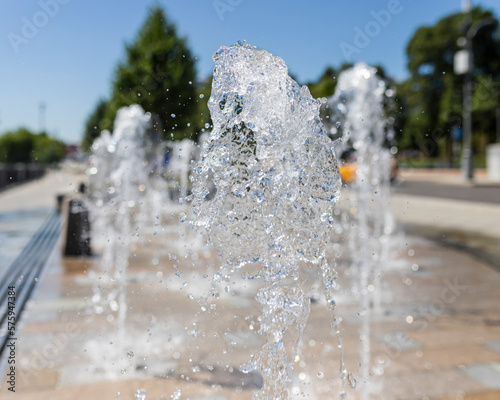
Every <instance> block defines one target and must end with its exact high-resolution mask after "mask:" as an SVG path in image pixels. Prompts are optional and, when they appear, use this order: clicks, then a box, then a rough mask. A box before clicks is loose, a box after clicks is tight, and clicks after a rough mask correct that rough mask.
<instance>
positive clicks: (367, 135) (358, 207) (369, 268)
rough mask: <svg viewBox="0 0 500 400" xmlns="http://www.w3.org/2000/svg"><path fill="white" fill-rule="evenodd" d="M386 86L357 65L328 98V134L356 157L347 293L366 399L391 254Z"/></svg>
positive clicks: (349, 215)
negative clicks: (353, 305)
mask: <svg viewBox="0 0 500 400" xmlns="http://www.w3.org/2000/svg"><path fill="white" fill-rule="evenodd" d="M385 92H386V85H385V82H384V81H383V80H382V79H380V78H379V77H377V75H376V69H375V68H372V67H368V66H367V65H366V64H363V63H359V64H356V65H355V66H354V67H352V68H350V69H348V70H346V71H344V72H342V73H341V74H340V76H339V78H338V84H337V88H336V91H335V94H334V95H333V96H332V97H331V98H330V99H328V106H329V108H330V110H331V111H332V112H333V115H331V116H330V120H332V121H335V126H333V127H332V128H333V131H334V132H335V131H336V130H337V129H338V130H342V131H343V138H342V146H341V150H345V149H346V148H352V149H354V151H355V154H356V156H357V159H356V161H357V167H356V179H355V181H354V182H353V185H352V187H351V191H350V195H349V200H350V206H349V208H350V209H349V211H348V212H347V216H346V219H347V220H348V221H349V223H348V224H347V228H348V229H347V230H348V232H349V249H350V253H351V264H350V265H351V276H352V277H353V279H356V278H357V282H356V281H354V282H353V290H354V292H355V293H354V294H355V296H356V297H358V298H359V307H360V315H361V316H362V318H363V319H362V327H361V331H360V345H361V348H360V358H361V376H362V379H363V381H364V382H365V384H364V385H363V386H362V388H363V389H362V398H363V399H368V398H369V397H370V396H371V391H372V390H375V389H373V386H374V382H373V381H372V379H371V378H370V377H371V375H372V372H373V371H372V370H371V356H370V354H371V351H370V339H371V334H370V331H371V321H372V317H373V313H376V314H380V312H381V294H382V290H381V289H382V288H381V284H382V281H381V276H382V274H383V270H384V269H385V268H387V265H388V263H389V258H390V256H389V255H390V252H391V244H392V242H391V240H390V239H391V235H392V234H393V232H394V227H395V222H394V217H393V215H392V211H391V209H390V200H389V195H390V161H391V155H390V153H389V150H387V149H386V148H385V147H384V141H385V139H386V131H387V128H388V127H387V123H386V118H385V116H384V108H383V105H384V101H385Z"/></svg>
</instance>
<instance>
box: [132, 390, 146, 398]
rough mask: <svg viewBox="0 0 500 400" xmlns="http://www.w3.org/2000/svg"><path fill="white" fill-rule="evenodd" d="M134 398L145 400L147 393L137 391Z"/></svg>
mask: <svg viewBox="0 0 500 400" xmlns="http://www.w3.org/2000/svg"><path fill="white" fill-rule="evenodd" d="M134 397H135V398H136V399H137V400H144V399H145V398H146V391H145V390H144V389H137V390H136V391H135V395H134Z"/></svg>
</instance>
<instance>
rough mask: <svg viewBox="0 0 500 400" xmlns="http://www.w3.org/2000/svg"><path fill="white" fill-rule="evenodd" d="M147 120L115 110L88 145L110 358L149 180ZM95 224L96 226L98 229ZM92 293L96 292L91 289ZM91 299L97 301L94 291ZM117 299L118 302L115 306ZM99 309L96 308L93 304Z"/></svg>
mask: <svg viewBox="0 0 500 400" xmlns="http://www.w3.org/2000/svg"><path fill="white" fill-rule="evenodd" d="M150 119H151V116H150V114H149V113H145V112H144V110H143V109H142V108H141V107H140V106H138V105H132V106H129V107H123V108H121V109H120V110H118V113H117V116H116V120H115V124H114V126H115V128H114V131H113V134H112V135H111V134H110V133H109V132H107V131H104V132H102V134H101V136H100V137H99V138H97V139H96V140H95V142H94V144H93V146H92V156H91V158H90V162H91V166H90V168H89V171H88V174H89V183H90V190H89V197H90V200H91V203H92V204H93V205H94V207H93V208H92V209H91V211H92V214H93V223H92V225H93V229H94V231H97V232H99V234H95V235H94V236H95V237H99V236H102V238H103V239H106V240H104V241H103V242H104V250H103V256H102V259H101V266H102V268H103V269H104V271H105V272H106V273H107V275H105V278H106V279H107V282H103V283H102V284H103V285H108V286H111V287H112V286H114V285H115V284H116V283H118V285H119V286H118V288H115V290H112V289H110V291H109V293H108V295H107V296H105V297H104V299H105V300H106V301H107V302H109V308H110V311H111V312H114V311H117V312H118V330H119V331H118V338H117V339H116V342H117V345H116V347H115V348H116V355H117V357H120V358H122V354H124V353H125V350H124V346H125V343H124V342H125V338H126V334H125V321H126V315H127V300H126V285H127V278H126V270H127V267H128V264H129V256H130V249H129V246H130V243H131V240H132V236H133V227H134V226H137V222H138V219H139V218H142V220H144V218H149V219H152V216H149V217H145V215H146V214H147V213H148V212H147V210H148V209H149V207H146V206H144V205H145V204H147V202H145V198H146V196H145V194H146V189H147V187H148V185H149V182H151V180H150V175H149V170H150V168H148V149H151V148H153V145H152V143H151V141H150V140H149V136H148V135H147V134H146V132H147V129H148V128H149V125H150ZM98 223H100V224H101V225H100V226H98ZM96 290H97V289H96ZM94 298H95V299H97V300H102V299H103V297H102V296H101V293H100V291H99V290H98V291H97V292H96V293H95V294H94ZM116 300H118V301H116ZM99 307H102V306H100V305H99Z"/></svg>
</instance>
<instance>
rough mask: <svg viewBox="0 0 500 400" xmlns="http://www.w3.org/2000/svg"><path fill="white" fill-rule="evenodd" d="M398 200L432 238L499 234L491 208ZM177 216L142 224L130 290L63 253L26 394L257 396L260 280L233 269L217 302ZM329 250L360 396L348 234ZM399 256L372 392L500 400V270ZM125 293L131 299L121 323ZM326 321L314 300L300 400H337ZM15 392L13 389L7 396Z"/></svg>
mask: <svg viewBox="0 0 500 400" xmlns="http://www.w3.org/2000/svg"><path fill="white" fill-rule="evenodd" d="M81 177H82V176H81V175H80V174H76V175H74V174H71V173H66V172H64V173H61V175H58V174H54V175H51V176H47V177H46V178H44V180H42V181H38V182H32V183H29V184H26V186H24V187H21V186H19V187H17V188H13V189H12V190H13V191H12V192H10V193H9V191H6V192H4V193H0V213H1V212H3V211H5V210H8V211H9V212H11V211H15V210H16V208H24V209H30V208H32V207H35V208H36V207H39V206H42V205H43V206H50V205H51V204H54V201H55V200H54V197H55V194H56V193H60V192H67V191H68V190H67V189H68V188H69V191H71V190H74V189H72V188H73V187H74V188H75V189H76V186H78V184H79V183H80V179H81ZM60 178H61V179H60ZM14 190H15V191H14ZM6 197H7V198H8V199H9V200H6ZM392 206H393V208H394V211H395V213H396V215H397V217H398V220H399V221H400V222H401V223H402V224H404V225H405V226H406V227H407V228H411V227H413V228H412V229H416V228H415V227H417V228H418V227H420V228H421V229H422V232H423V233H427V232H429V229H431V228H432V229H435V230H436V232H440V234H442V232H445V231H447V232H455V233H456V234H458V233H459V232H461V233H462V234H467V235H468V236H478V235H479V233H481V234H484V235H485V237H487V238H490V239H494V240H497V241H498V240H499V238H500V231H499V230H498V227H496V226H495V223H494V222H495V218H497V219H496V221H500V219H498V216H499V215H500V214H498V212H499V207H497V206H495V205H491V204H490V205H485V204H484V203H481V204H477V203H474V202H468V203H466V202H463V201H455V200H446V199H433V198H430V197H429V198H426V197H422V196H409V195H401V194H397V195H395V196H393V199H392ZM177 221H178V216H174V217H172V216H163V217H162V220H161V225H160V228H157V227H149V228H148V227H141V232H140V235H137V236H134V238H135V239H134V242H133V246H132V257H131V259H130V266H129V269H128V273H127V278H126V282H127V285H126V286H120V285H117V283H116V281H113V280H109V279H107V278H108V276H107V274H105V273H104V272H103V271H102V269H101V268H102V267H100V266H99V258H98V257H96V258H90V259H83V260H80V259H69V258H66V259H65V258H61V256H60V252H59V251H58V250H57V249H56V250H55V251H54V252H53V254H52V255H51V257H50V259H49V267H48V271H47V274H46V275H45V277H44V278H43V279H42V280H41V282H40V285H39V287H38V290H37V291H36V294H35V297H34V298H33V301H32V303H31V308H30V310H29V313H28V314H26V316H25V318H24V321H23V324H22V334H21V337H20V340H19V346H18V353H17V362H18V364H17V367H18V369H17V371H18V375H17V383H16V384H17V386H16V394H15V395H14V396H15V397H16V399H19V400H42V399H43V400H45V399H47V400H48V399H51V400H53V399H76V400H79V399H82V400H88V399H89V398H92V399H94V398H95V399H134V398H136V399H141V398H142V399H144V398H145V397H141V396H143V392H141V390H142V389H144V391H145V393H146V394H147V400H149V399H160V398H167V399H168V398H174V399H192V400H202V399H216V400H233V399H247V398H248V399H249V398H250V397H251V395H252V394H253V393H254V392H255V388H256V387H258V385H259V384H260V380H259V379H260V378H259V376H258V375H256V374H255V373H242V372H239V366H240V364H242V363H243V362H245V360H248V359H249V357H250V355H251V354H255V352H256V351H257V349H258V348H259V347H260V346H261V344H262V338H261V336H260V335H259V334H258V333H257V330H258V324H259V322H258V315H259V313H260V312H259V309H258V307H257V305H256V304H255V301H254V300H253V298H254V296H255V293H256V291H257V289H258V287H259V282H258V280H244V279H242V277H241V276H240V274H242V273H245V272H251V271H250V270H247V269H245V270H243V271H240V272H237V273H236V274H235V276H234V279H232V280H231V281H230V282H228V284H227V288H222V287H221V288H220V289H221V290H220V293H219V296H220V297H218V298H217V299H215V300H213V301H211V302H210V303H209V304H205V303H204V302H203V300H202V299H201V298H202V297H203V294H204V293H207V291H208V289H209V288H210V284H211V283H210V282H211V279H210V277H211V276H213V274H214V273H215V272H216V271H217V267H218V265H217V257H216V255H215V254H214V252H213V251H210V250H209V249H206V248H204V247H202V246H201V240H200V238H199V237H198V236H196V235H195V234H193V233H192V232H190V231H189V230H186V229H184V227H182V226H179V224H178V223H177ZM499 225H500V224H499ZM497 243H498V242H497ZM330 251H331V254H329V257H333V256H336V257H338V255H337V253H339V254H341V256H340V261H341V262H339V264H340V265H339V274H340V276H339V279H338V282H339V284H340V289H339V291H338V296H337V300H338V301H337V303H338V307H337V312H338V315H340V316H342V317H343V319H344V323H343V330H344V335H343V336H344V346H345V350H346V364H347V367H348V369H349V371H351V372H352V373H353V375H354V377H355V378H357V379H358V383H357V388H356V389H351V388H348V389H347V390H348V397H347V398H348V399H358V398H359V396H360V392H361V391H362V390H363V388H364V386H365V385H366V384H365V383H364V382H362V380H361V379H360V378H359V373H360V366H359V364H358V363H359V362H360V361H361V360H360V359H359V356H358V347H359V329H360V326H361V324H362V322H363V313H362V312H361V313H360V310H359V309H358V307H357V305H356V304H357V300H356V296H355V293H351V291H350V290H348V288H350V287H352V284H353V282H352V281H356V276H355V275H353V274H352V272H351V271H350V270H349V269H345V268H344V267H343V265H348V264H349V257H350V254H349V252H348V251H347V250H346V249H345V248H344V245H343V242H342V241H339V245H333V246H332V247H331V248H330ZM399 258H400V262H398V263H397V264H395V265H393V266H392V269H389V270H386V272H385V274H384V279H383V286H382V288H383V291H382V292H383V298H382V300H383V305H384V306H383V312H381V313H380V314H376V315H375V316H374V318H373V324H372V340H371V351H372V360H373V365H372V366H373V368H374V369H373V372H374V374H373V378H372V383H371V385H375V386H377V385H379V386H380V387H384V389H383V395H380V396H377V397H376V398H377V399H378V398H381V399H382V398H385V399H389V400H393V399H394V400H396V399H398V400H417V399H418V400H423V399H428V400H456V399H463V400H493V399H495V400H498V399H500V308H499V307H498V304H500V274H499V273H498V272H497V271H495V270H494V269H492V268H491V267H490V266H489V265H487V264H486V263H484V262H483V261H482V260H481V259H478V258H477V257H475V256H474V255H473V254H470V253H466V252H462V251H458V250H456V249H454V248H447V247H443V246H442V245H441V243H440V242H436V241H429V240H427V239H424V238H422V237H420V236H413V235H412V234H409V235H408V237H407V240H406V245H404V249H403V251H402V254H400V255H399ZM104 267H105V266H104ZM301 273H302V276H304V277H307V278H308V279H307V280H308V282H307V283H305V284H304V290H306V292H307V293H308V295H309V296H310V297H311V298H313V299H320V297H321V296H320V292H318V287H317V286H316V284H315V282H317V281H319V280H320V279H321V277H320V276H318V271H317V270H303V271H301ZM122 290H124V291H125V292H122ZM120 293H125V294H126V298H127V314H128V315H127V320H126V322H125V323H124V324H122V323H121V322H120V316H119V313H118V312H117V309H119V304H120V296H121V295H120ZM329 320H330V317H329V314H328V311H327V307H326V304H324V301H322V300H318V301H315V302H313V303H312V305H311V315H310V318H309V322H308V325H307V327H306V330H305V332H304V337H303V340H302V344H301V346H300V349H299V354H300V361H298V362H297V363H296V364H295V367H294V372H293V379H292V384H291V386H290V391H291V392H292V393H293V398H302V397H304V398H309V399H312V400H323V399H332V398H333V399H336V398H338V391H339V384H338V379H337V378H336V376H337V374H338V359H339V354H338V349H337V341H336V340H337V339H336V337H335V335H334V334H333V332H332V330H331V329H330V327H329V325H330V324H329V322H328V321H329ZM176 396H177V397H176ZM12 397H13V394H12V393H9V392H7V386H6V384H5V383H4V385H3V387H2V389H1V390H0V399H3V398H5V399H7V398H12Z"/></svg>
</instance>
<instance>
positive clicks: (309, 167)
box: [193, 43, 340, 399]
mask: <svg viewBox="0 0 500 400" xmlns="http://www.w3.org/2000/svg"><path fill="white" fill-rule="evenodd" d="M214 61H215V68H214V79H213V86H212V95H211V97H210V100H209V103H208V105H209V108H210V112H211V116H212V121H213V130H212V132H211V134H210V137H209V138H208V140H207V141H206V142H205V143H204V146H203V151H202V158H201V161H200V163H199V164H198V166H197V167H196V171H195V173H196V177H195V182H194V188H193V210H194V213H195V215H196V220H195V225H196V226H197V227H198V228H199V229H200V230H201V231H202V232H203V233H204V236H205V238H206V240H207V242H209V243H211V244H213V245H214V246H215V247H216V248H217V250H218V251H219V253H220V255H221V256H222V258H223V261H224V263H225V264H226V273H227V274H228V275H230V273H231V271H232V270H234V269H236V268H238V267H240V266H242V265H244V264H248V263H252V264H253V265H254V266H255V270H254V275H253V277H255V278H257V277H261V278H262V279H263V281H264V282H265V286H264V288H262V289H261V290H259V292H258V293H257V296H256V299H257V301H258V302H259V303H260V304H261V307H262V317H261V328H260V333H261V334H262V335H264V337H265V338H266V344H265V346H264V347H263V348H262V349H261V351H260V352H259V353H258V354H256V355H255V359H254V360H253V365H254V366H255V367H256V368H257V369H258V370H260V372H261V373H262V375H263V377H264V386H263V389H262V390H261V391H260V392H259V393H257V394H256V395H255V396H254V399H285V398H287V393H286V390H285V386H286V383H287V381H288V365H289V364H290V363H291V362H292V360H293V358H294V356H293V354H292V355H291V354H289V353H288V352H287V346H286V345H285V340H286V339H285V333H287V335H288V334H289V335H290V336H291V337H292V339H291V341H292V342H294V343H295V345H296V343H297V341H298V338H299V337H300V334H301V331H302V330H303V328H304V326H305V323H306V321H307V317H308V314H309V299H308V298H307V297H306V296H305V295H304V293H303V292H302V289H301V280H300V277H299V273H298V263H299V261H306V262H309V263H311V264H316V265H320V266H321V267H322V268H323V269H324V275H325V277H326V278H325V280H326V281H328V282H330V281H331V279H334V272H332V271H331V268H330V267H329V266H328V265H327V263H326V261H325V259H324V251H325V246H326V244H327V243H328V240H329V235H330V228H331V226H332V223H333V218H332V206H333V204H334V203H335V201H336V200H337V198H338V196H339V190H340V177H339V172H338V167H337V160H336V158H335V155H334V153H333V150H332V146H333V142H332V141H331V140H330V139H329V138H328V136H327V135H326V134H325V132H324V128H323V125H322V123H321V120H320V118H319V108H320V102H319V101H317V100H314V99H313V98H312V97H311V95H310V93H309V90H308V89H307V87H305V86H304V87H300V86H299V85H298V84H297V83H296V82H295V81H294V80H293V79H291V78H290V76H289V75H288V70H287V67H286V65H285V63H284V62H283V60H282V59H281V58H279V57H276V56H274V55H272V54H270V53H268V52H266V51H262V50H257V49H256V48H254V47H252V46H249V45H246V44H242V43H237V44H235V45H234V46H230V47H221V48H220V49H219V51H218V52H217V53H216V54H215V55H214ZM285 278H291V279H287V280H285ZM330 284H331V282H330ZM331 301H332V302H333V299H331ZM244 370H248V367H245V368H244Z"/></svg>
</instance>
